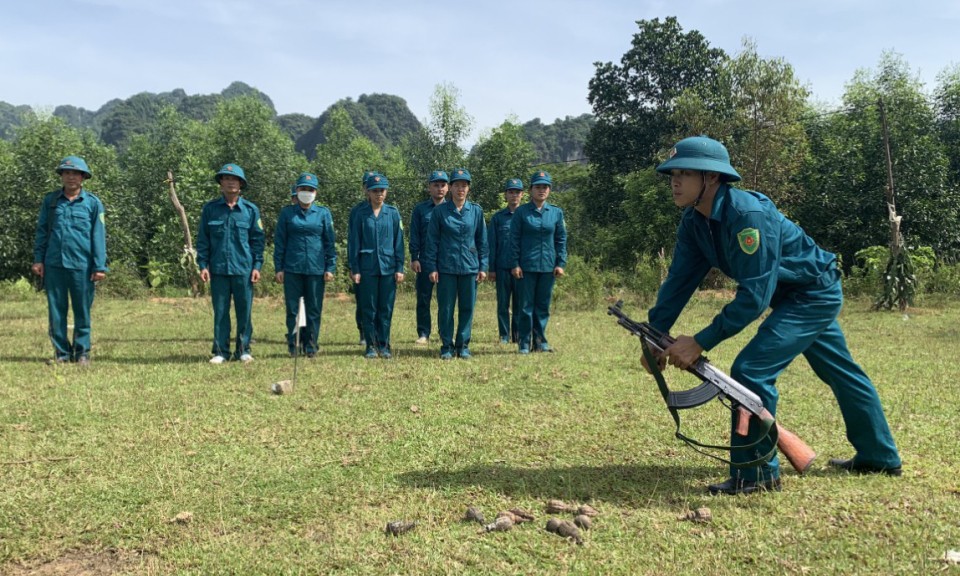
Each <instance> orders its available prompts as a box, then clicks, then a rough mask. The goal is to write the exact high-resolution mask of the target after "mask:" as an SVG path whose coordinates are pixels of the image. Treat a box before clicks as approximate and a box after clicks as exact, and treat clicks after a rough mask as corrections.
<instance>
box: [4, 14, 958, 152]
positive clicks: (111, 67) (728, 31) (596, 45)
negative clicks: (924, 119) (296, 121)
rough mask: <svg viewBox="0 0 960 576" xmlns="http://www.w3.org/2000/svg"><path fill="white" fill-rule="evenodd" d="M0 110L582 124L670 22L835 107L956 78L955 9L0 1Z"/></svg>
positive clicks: (479, 126)
mask: <svg viewBox="0 0 960 576" xmlns="http://www.w3.org/2000/svg"><path fill="white" fill-rule="evenodd" d="M0 14H3V26H2V29H3V33H2V34H0V100H2V101H5V102H8V103H10V104H14V105H23V104H26V105H29V106H33V107H35V108H38V109H42V110H49V111H52V109H53V108H54V107H56V106H57V105H60V104H72V105H74V106H79V107H83V108H86V109H88V110H96V109H98V108H99V107H100V106H102V105H103V104H104V103H106V102H107V101H109V100H111V99H113V98H127V97H129V96H132V95H134V94H136V93H139V92H167V91H170V90H173V89H175V88H183V89H184V90H185V91H186V92H187V93H188V94H209V93H217V92H220V91H221V90H223V89H224V88H225V87H227V86H228V85H229V84H230V83H231V82H233V81H235V80H240V81H243V82H245V83H247V84H249V85H251V86H253V87H255V88H257V89H259V90H261V91H262V92H264V93H266V94H267V95H268V96H270V98H271V99H272V100H273V102H274V105H275V106H276V108H277V112H278V113H280V114H287V113H293V112H299V113H303V114H307V115H310V116H314V117H316V116H319V115H320V114H321V113H322V112H323V111H324V110H326V109H327V107H328V106H330V104H332V103H334V102H336V101H337V100H339V99H341V98H346V97H351V98H353V99H356V98H358V97H359V96H360V95H361V94H371V93H387V94H394V95H397V96H400V97H402V98H404V99H405V100H406V101H407V104H408V106H409V107H410V109H411V110H412V111H413V113H414V114H415V115H416V116H417V117H418V118H419V119H421V121H425V120H426V119H427V118H428V116H429V102H430V97H431V95H432V94H433V93H434V89H435V87H436V86H437V85H438V84H441V83H448V84H452V85H453V86H455V87H456V88H457V89H458V90H459V92H460V104H461V106H462V107H463V108H464V109H465V110H466V111H467V113H468V114H470V116H472V117H473V119H474V125H475V129H474V131H473V133H472V134H471V136H470V139H471V140H473V139H475V138H477V137H478V136H479V135H481V134H483V133H484V132H485V131H488V130H490V129H491V128H493V127H496V126H498V125H499V124H501V123H502V122H503V121H504V120H507V119H512V120H514V121H519V122H526V121H529V120H532V119H534V118H540V119H541V120H542V121H543V122H544V123H550V122H552V121H554V120H555V119H557V118H564V117H566V116H577V115H580V114H583V113H589V112H591V109H590V104H589V102H588V101H587V94H588V83H589V81H590V79H591V77H592V76H593V73H594V70H595V66H594V63H596V62H608V61H612V62H619V61H620V58H621V57H622V56H623V54H624V53H625V52H626V51H627V50H629V48H630V42H631V39H632V37H633V34H635V33H636V32H637V31H638V27H637V24H636V21H637V20H652V19H654V18H661V19H663V18H665V17H667V16H676V17H677V19H678V21H679V23H680V25H681V27H682V28H683V30H684V31H690V30H698V31H700V32H701V33H702V34H703V35H704V37H705V38H706V39H707V41H708V42H709V43H710V45H711V46H713V47H716V48H722V49H723V50H724V51H726V52H727V53H728V54H730V55H735V54H737V53H738V52H740V51H741V46H742V42H743V40H744V38H749V39H751V40H752V41H753V42H755V43H756V46H757V51H758V53H759V54H760V56H761V57H764V58H782V59H784V60H785V61H786V62H787V63H789V64H791V65H792V66H793V68H794V72H795V74H796V76H797V77H798V78H799V79H800V81H801V82H803V83H804V84H806V85H807V87H808V88H809V89H810V91H811V92H812V94H813V98H814V99H815V100H816V101H818V102H821V103H823V104H826V105H828V106H829V105H837V104H839V102H840V98H841V96H842V94H843V91H844V86H845V84H846V83H848V82H849V81H850V80H851V79H852V78H853V75H854V73H855V72H856V71H857V70H858V69H873V68H876V66H877V64H878V63H879V61H880V58H881V56H882V54H883V53H884V52H885V51H894V52H897V53H899V54H901V55H902V56H903V58H904V60H905V61H906V62H907V63H908V64H909V65H910V68H911V70H912V71H913V73H915V74H916V75H917V77H918V78H919V79H920V80H921V81H922V82H923V83H924V84H925V86H926V89H927V90H928V91H932V90H933V89H934V88H935V86H936V79H937V75H938V74H939V73H940V72H941V71H943V70H944V69H946V68H948V67H952V66H957V65H958V64H960V41H958V38H960V36H958V34H957V30H958V29H960V1H958V0H929V1H921V2H903V1H902V0H898V1H891V0H869V1H868V0H804V1H799V0H763V1H759V0H684V1H683V2H676V1H669V2H668V1H662V0H632V1H629V0H625V1H620V0H616V1H614V0H593V1H591V2H586V1H584V2H575V1H572V0H550V1H549V2H548V1H543V0H531V1H525V0H513V1H501V0H487V1H480V0H477V1H473V2H449V1H447V2H442V1H433V0H419V1H409V2H403V1H393V2H386V1H370V0H353V1H321V0H315V1H311V0H270V1H266V0H264V1H256V0H163V1H157V0H151V1H143V0H73V1H67V0H30V1H24V0H2V2H0Z"/></svg>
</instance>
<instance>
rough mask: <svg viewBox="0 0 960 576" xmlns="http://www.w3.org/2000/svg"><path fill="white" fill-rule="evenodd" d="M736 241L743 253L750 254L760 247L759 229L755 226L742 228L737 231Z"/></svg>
mask: <svg viewBox="0 0 960 576" xmlns="http://www.w3.org/2000/svg"><path fill="white" fill-rule="evenodd" d="M737 242H739V243H740V249H741V250H743V252H744V254H748V255H752V254H754V253H755V252H756V251H757V249H758V248H760V231H759V230H757V229H756V228H744V229H743V230H741V231H740V232H739V233H737Z"/></svg>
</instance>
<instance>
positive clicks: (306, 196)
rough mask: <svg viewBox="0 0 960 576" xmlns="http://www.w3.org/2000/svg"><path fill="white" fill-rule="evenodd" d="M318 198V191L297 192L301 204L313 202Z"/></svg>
mask: <svg viewBox="0 0 960 576" xmlns="http://www.w3.org/2000/svg"><path fill="white" fill-rule="evenodd" d="M316 198H317V193H316V192H297V200H299V201H300V203H301V204H313V201H314V200H315V199H316Z"/></svg>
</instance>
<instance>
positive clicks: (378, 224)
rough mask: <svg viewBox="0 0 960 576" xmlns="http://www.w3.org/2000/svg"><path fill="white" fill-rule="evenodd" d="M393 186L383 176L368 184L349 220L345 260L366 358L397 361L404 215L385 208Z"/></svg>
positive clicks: (380, 175) (378, 175)
mask: <svg viewBox="0 0 960 576" xmlns="http://www.w3.org/2000/svg"><path fill="white" fill-rule="evenodd" d="M389 188H390V182H389V181H388V180H387V177H386V176H384V175H382V174H373V175H371V176H370V177H369V178H367V181H366V189H367V203H366V204H361V205H360V206H358V207H357V208H356V209H355V210H354V211H353V213H352V214H351V215H350V224H349V226H348V228H347V255H348V257H349V259H350V274H351V279H352V280H353V283H354V285H355V287H356V289H357V290H358V292H359V302H360V312H361V317H362V319H363V338H364V340H365V341H366V345H367V350H366V352H365V353H364V356H365V357H366V358H370V359H372V358H376V357H377V356H379V357H381V358H385V359H389V358H392V357H393V351H392V349H391V347H390V324H391V322H392V320H393V304H394V300H395V299H396V296H397V283H398V282H403V261H404V248H403V223H402V221H401V219H400V211H399V210H397V208H396V207H395V206H392V205H390V204H387V203H386V199H387V191H388V190H389Z"/></svg>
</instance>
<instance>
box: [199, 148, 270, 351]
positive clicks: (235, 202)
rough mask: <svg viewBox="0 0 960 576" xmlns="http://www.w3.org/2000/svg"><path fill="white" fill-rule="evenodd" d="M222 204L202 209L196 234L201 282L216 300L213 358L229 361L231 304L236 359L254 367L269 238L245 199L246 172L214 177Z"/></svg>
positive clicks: (232, 170) (231, 169) (228, 170)
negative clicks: (257, 294)
mask: <svg viewBox="0 0 960 576" xmlns="http://www.w3.org/2000/svg"><path fill="white" fill-rule="evenodd" d="M214 179H215V180H216V182H217V184H219V186H220V198H217V199H216V200H210V201H209V202H207V203H206V204H204V205H203V210H202V211H201V213H200V228H199V231H198V232H197V265H198V266H199V267H200V279H201V280H203V281H204V282H210V295H211V298H212V299H213V358H211V359H210V363H211V364H222V363H223V362H224V361H226V360H227V359H229V358H230V329H231V326H230V300H231V299H233V304H234V310H235V312H236V316H237V338H236V349H235V351H234V354H233V357H234V359H236V360H240V361H242V362H244V363H248V362H252V361H253V355H252V354H251V353H250V334H251V332H252V330H253V328H252V324H251V323H250V315H251V311H252V309H253V285H254V284H256V283H257V282H259V281H260V268H261V266H263V248H264V232H263V222H261V220H260V209H259V208H257V206H256V204H254V203H253V202H250V201H249V200H247V199H245V198H243V197H242V196H241V194H242V191H243V189H244V188H245V187H246V186H247V179H246V175H245V174H244V172H243V168H241V167H240V166H237V165H236V164H224V165H223V167H222V168H220V171H219V172H217V174H216V176H215V177H214Z"/></svg>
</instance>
